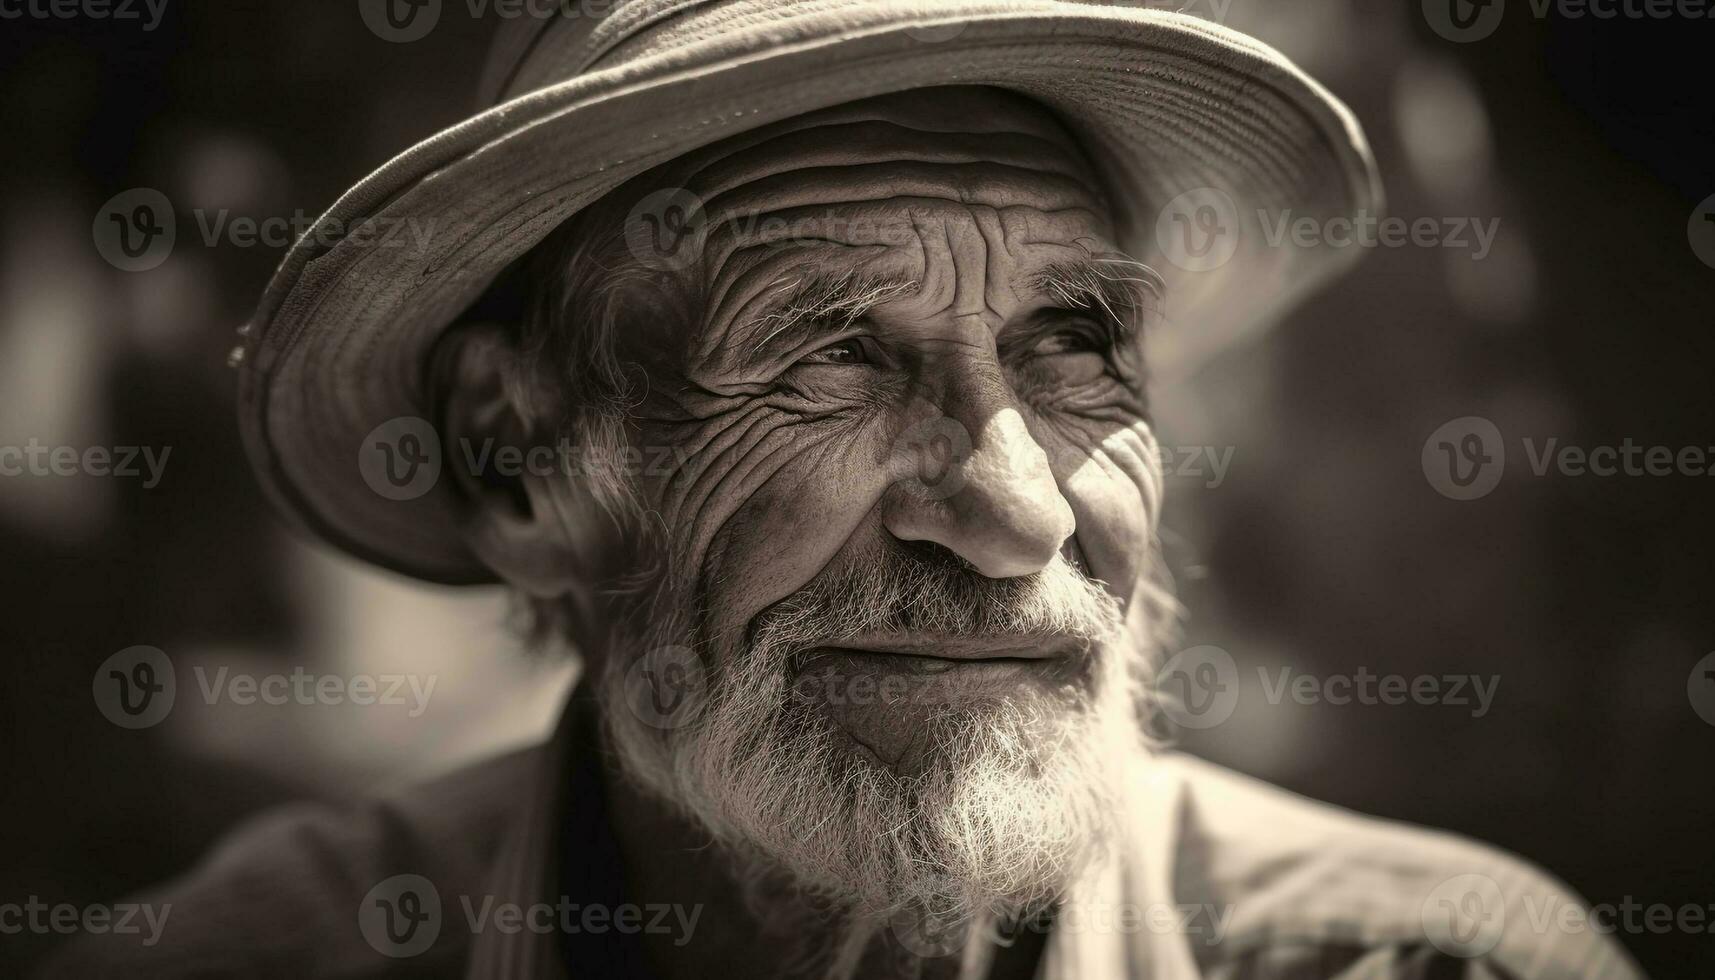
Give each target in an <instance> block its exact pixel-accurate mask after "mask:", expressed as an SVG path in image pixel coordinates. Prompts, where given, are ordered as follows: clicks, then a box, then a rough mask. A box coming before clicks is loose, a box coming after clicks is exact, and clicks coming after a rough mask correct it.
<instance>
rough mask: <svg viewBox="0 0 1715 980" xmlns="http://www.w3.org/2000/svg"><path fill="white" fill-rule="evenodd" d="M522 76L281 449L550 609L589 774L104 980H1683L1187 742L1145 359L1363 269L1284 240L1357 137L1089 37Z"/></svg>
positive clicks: (1431, 843)
mask: <svg viewBox="0 0 1715 980" xmlns="http://www.w3.org/2000/svg"><path fill="white" fill-rule="evenodd" d="M496 51H497V53H496V59H495V61H494V64H493V66H492V68H491V70H490V72H489V73H488V76H487V77H488V79H489V87H490V92H489V95H490V97H491V99H492V100H493V101H494V102H495V103H496V104H497V108H495V109H493V110H491V111H489V112H486V113H483V114H482V115H480V116H478V117H476V118H474V119H472V120H470V121H469V122H467V123H465V124H463V125H461V126H459V127H457V128H455V129H453V130H449V131H448V132H445V133H443V134H441V135H439V136H437V137H435V138H434V139H432V140H430V141H428V142H426V143H424V144H422V145H420V146H418V147H416V148H415V149H413V150H411V151H409V152H408V153H406V154H404V155H402V156H400V157H399V158H397V159H395V160H394V161H393V162H392V163H390V164H388V165H387V166H386V167H385V168H384V169H382V170H381V171H379V172H378V173H377V174H375V175H373V176H372V177H370V178H369V179H368V180H366V181H365V182H364V183H363V184H361V185H360V186H359V187H357V188H356V189H354V190H353V191H352V192H351V193H350V194H348V195H347V196H346V197H345V198H343V199H342V200H341V201H340V202H339V203H338V204H337V205H336V206H335V208H334V209H333V211H332V212H330V213H329V215H328V216H327V217H326V218H325V219H324V222H325V224H326V225H327V226H328V227H340V228H344V229H349V232H348V233H346V234H344V237H343V238H338V237H336V236H316V235H312V236H307V237H306V239H305V241H304V242H303V243H302V244H301V245H300V247H299V249H298V250H296V251H295V252H294V253H293V255H292V256H291V257H290V258H289V259H288V260H287V262H286V264H285V265H284V266H283V268H282V269H281V271H280V273H279V274H278V276H277V277H276V280H275V282H274V283H273V285H272V286H271V287H270V289H269V292H268V294H267V296H266V298H265V299H264V301H263V304H262V308H261V311H260V313H259V315H258V317H257V319H256V320H255V321H254V323H253V324H252V328H251V329H250V330H249V332H248V335H247V337H246V340H245V345H244V346H243V347H241V348H240V349H239V351H237V352H236V354H235V357H236V358H237V359H238V360H239V361H240V363H241V366H242V371H243V394H242V397H243V414H242V418H243V424H244V426H245V430H246V435H247V437H248V440H249V445H250V447H251V450H252V454H253V458H254V460H255V462H256V464H257V467H258V470H259V472H260V473H261V474H262V477H263V479H264V482H265V483H266V485H267V486H268V488H269V490H270V491H271V493H272V494H273V495H274V497H275V498H276V499H277V501H278V502H279V503H280V504H281V506H282V507H283V509H284V510H285V511H286V512H287V513H289V514H291V515H293V516H294V517H295V518H296V519H297V520H299V521H300V522H301V523H302V524H304V525H305V526H306V527H308V528H309V529H311V530H312V531H314V532H316V533H318V534H320V535H321V536H323V537H325V538H326V539H328V540H331V541H333V542H335V543H337V544H339V545H340V546H342V547H344V548H346V549H347V550H349V551H351V552H352V553H354V554H357V555H360V556H362V557H365V558H368V559H370V560H373V561H375V562H377V563H380V564H383V565H385V566H387V567H390V568H393V569H395V570H399V571H403V572H406V573H408V574H411V575H414V576H418V577H421V578H425V579H429V580H435V581H441V582H460V583H462V582H481V581H495V580H498V581H501V582H504V583H506V584H508V585H509V586H510V587H511V588H513V589H514V590H516V591H517V592H518V593H519V594H520V595H521V596H523V597H524V598H525V600H526V601H527V602H528V605H529V607H530V609H531V610H532V611H533V612H534V614H535V617H534V618H535V623H536V627H537V632H538V634H539V635H540V636H543V637H545V638H549V639H554V640H565V641H568V642H570V643H572V644H575V646H576V648H577V650H578V651H579V653H580V655H581V656H582V658H583V662H584V666H585V669H584V675H583V681H582V683H581V684H580V687H579V690H578V692H577V693H576V694H575V695H574V696H573V698H572V700H571V703H570V704H569V706H568V707H567V709H566V713H565V716H564V719H563V721H562V722H561V724H560V726H559V728H558V730H557V732H556V734H555V735H554V736H553V738H552V739H551V740H550V742H549V743H548V744H546V745H544V746H542V747H541V748H538V749H535V750H531V751H528V752H524V753H521V754H518V755H515V756H512V757H508V758H505V759H501V760H498V761H495V762H491V763H488V764H485V765H480V766H478V767H476V768H474V769H472V770H469V771H466V772H462V773H458V774H455V775H453V776H451V777H448V778H446V779H444V780H442V781H440V782H437V783H434V784H432V785H428V786H425V787H420V788H417V789H414V790H411V791H407V792H404V793H402V794H396V795H394V796H391V797H387V798H385V799H382V800H379V801H376V802H374V803H372V804H369V805H365V806H361V807H356V808H353V809H351V810H349V811H344V812H325V811H313V812H303V813H296V814H288V815H282V816H279V817H277V818H274V819H272V820H268V821H264V822H263V823H261V824H260V825H258V826H256V827H254V828H252V829H250V830H247V831H245V832H242V833H241V834H240V835H238V836H237V837H236V838H235V839H234V840H233V841H231V842H229V843H227V844H226V845H224V846H223V847H222V848H221V849H220V850H219V851H218V852H217V853H216V854H215V855H214V856H213V857H212V858H211V859H210V860H209V861H208V863H207V864H206V865H204V866H203V867H201V868H200V869H198V870H196V871H194V872H193V873H192V874H191V875H190V876H189V877H188V878H186V879H185V880H183V881H181V882H179V883H178V884H176V885H174V886H172V887H171V888H170V889H169V890H168V891H167V892H166V894H165V895H164V896H163V897H161V898H160V899H159V900H160V902H161V903H163V904H164V905H170V907H171V909H172V913H171V919H170V922H169V924H168V926H167V928H166V930H165V932H164V935H163V937H162V939H161V941H160V942H159V943H158V944H157V945H156V946H155V947H152V948H148V949H141V948H126V947H124V946H123V945H122V944H118V943H115V944H112V945H110V946H106V947H101V946H89V947H85V948H81V949H77V950H74V951H72V953H71V954H69V956H68V958H67V959H66V960H65V961H63V968H64V969H65V971H66V972H67V973H68V975H96V974H95V973H84V972H80V971H85V970H100V969H103V968H106V967H108V966H115V965H123V966H124V968H127V969H129V968H136V969H139V970H143V971H145V972H146V971H148V970H150V969H153V970H154V971H156V972H159V973H161V974H162V975H173V976H179V975H183V976H190V975H193V974H195V975H235V976H237V975H245V976H272V975H280V976H294V977H296V976H312V975H314V976H320V975H336V976H363V977H368V976H393V975H398V976H424V975H433V976H459V975H467V976H484V977H487V976H495V977H499V976H507V977H511V976H529V977H550V976H572V977H595V976H601V977H608V976H661V977H695V976H720V975H727V976H830V977H865V978H868V977H894V976H899V977H913V976H949V977H952V976H959V977H973V978H974V977H988V976H996V977H999V976H1011V977H1025V976H1047V977H1118V976H1130V977H1158V978H1179V977H1210V978H1243V977H1265V976H1266V977H1352V978H1356V977H1431V976H1433V977H1450V976H1461V977H1592V976H1614V977H1625V976H1632V975H1635V974H1634V971H1633V968H1632V967H1631V966H1630V964H1629V962H1628V961H1627V960H1626V959H1625V957H1624V954H1623V953H1621V952H1619V951H1618V949H1617V948H1616V947H1614V946H1613V945H1611V944H1609V943H1608V942H1606V941H1605V940H1601V939H1599V938H1597V937H1593V936H1591V935H1590V934H1589V933H1588V932H1585V933H1582V934H1579V933H1560V932H1552V931H1544V930H1541V929H1536V928H1533V925H1532V922H1533V919H1532V917H1531V916H1529V915H1528V914H1527V908H1535V907H1537V906H1539V905H1541V906H1543V907H1552V906H1556V905H1557V904H1559V903H1570V902H1572V901H1573V900H1572V899H1570V898H1568V897H1566V896H1565V895H1564V894H1563V893H1562V892H1561V891H1560V889H1559V888H1558V886H1556V885H1555V884H1554V883H1553V882H1552V881H1550V880H1549V879H1547V878H1546V877H1544V876H1542V875H1540V874H1539V873H1537V872H1535V871H1533V870H1532V869H1530V868H1528V867H1525V866H1523V865H1522V864H1520V863H1518V862H1517V861H1515V860H1512V859H1510V858H1508V857H1506V856H1503V855H1500V854H1497V853H1494V852H1492V851H1488V850H1486V849H1483V848H1481V847H1479V846H1476V845H1473V844H1469V843H1465V842H1461V841H1459V840H1456V839H1453V838H1450V837H1446V836H1441V835H1436V834H1431V833H1428V832H1424V831H1418V830H1413V829H1408V828H1403V827H1396V826H1390V825H1385V824H1382V823H1379V822H1374V821H1370V820H1367V819H1364V818H1360V817H1357V816H1354V815H1351V814H1347V813H1343V812H1340V811H1336V810H1334V809H1331V808H1328V807H1325V806H1321V805H1318V804H1314V803H1310V802H1308V801H1304V800H1300V799H1297V798H1294V797H1291V796H1289V795H1287V794H1284V793H1282V792H1280V791H1278V790H1274V789H1271V788H1269V787H1266V786H1263V785H1259V784H1257V783H1254V782H1252V781H1249V780H1247V779H1244V778H1241V777H1238V776H1236V775H1233V774H1230V773H1226V772H1222V771H1220V770H1217V769H1216V768H1214V767H1212V766H1209V765H1207V764H1205V763H1200V762H1196V761H1193V760H1190V759H1186V758H1182V757H1179V756H1176V755H1175V754H1174V753H1172V752H1168V751H1164V750H1161V749H1160V748H1158V747H1155V746H1152V745H1151V744H1150V743H1149V741H1148V740H1147V739H1146V738H1145V737H1144V735H1143V731H1144V729H1145V721H1146V719H1147V718H1148V717H1149V716H1150V714H1151V712H1152V711H1153V706H1152V704H1151V703H1150V698H1149V697H1148V696H1147V694H1148V692H1149V690H1150V683H1149V682H1150V676H1151V672H1152V664H1153V663H1154V662H1155V658H1156V655H1157V654H1158V652H1159V651H1160V650H1161V648H1162V646H1163V644H1164V643H1165V642H1167V641H1168V640H1169V638H1170V636H1171V628H1172V621H1173V615H1174V612H1173V610H1174V606H1173V603H1172V600H1171V598H1170V596H1169V593H1168V589H1167V583H1166V582H1165V580H1164V578H1163V575H1162V573H1161V570H1160V561H1159V559H1158V556H1157V552H1156V547H1155V529H1156V522H1157V519H1158V517H1159V513H1160V505H1161V498H1162V473H1161V471H1160V467H1159V463H1158V454H1157V452H1156V450H1155V444H1154V436H1153V434H1152V432H1151V427H1150V415H1149V411H1148V406H1147V402H1146V399H1145V377H1146V374H1147V373H1148V372H1149V371H1150V370H1151V369H1152V368H1153V365H1150V364H1147V363H1146V360H1145V356H1144V344H1143V340H1144V337H1145V336H1146V335H1150V334H1160V335H1161V336H1160V337H1159V339H1157V340H1152V351H1153V350H1154V349H1155V347H1154V346H1153V345H1155V344H1159V346H1160V349H1162V350H1165V351H1168V352H1169V354H1170V355H1171V357H1173V358H1177V359H1178V363H1180V364H1181V365H1182V364H1184V363H1187V362H1188V361H1189V360H1190V359H1192V358H1194V357H1196V356H1199V354H1200V353H1206V352H1208V351H1211V350H1214V349H1216V348H1218V347H1219V346H1220V345H1222V344H1224V343H1227V342H1229V341H1230V340H1231V339H1232V338H1234V337H1235V336H1237V335H1238V334H1239V333H1240V332H1242V331H1243V330H1245V329H1247V328H1249V327H1250V326H1251V325H1254V324H1257V323H1259V322H1262V321H1264V320H1266V318H1267V317H1269V316H1270V315H1272V314H1277V313H1278V312H1279V311H1280V310H1281V309H1282V308H1283V307H1284V306H1285V305H1286V304H1288V303H1290V302H1291V301H1292V300H1293V299H1294V298H1296V297H1297V296H1299V295H1302V294H1303V293H1304V292H1305V291H1306V290H1308V289H1310V288H1312V287H1314V286H1315V285H1316V284H1318V283H1320V282H1322V281H1325V280H1326V279H1327V278H1328V277H1329V276H1331V275H1332V274H1333V273H1335V272H1337V271H1338V267H1339V265H1340V264H1341V263H1342V261H1343V260H1342V258H1341V254H1342V253H1332V252H1319V251H1316V250H1306V249H1294V248H1290V247H1270V246H1268V245H1267V244H1266V242H1265V241H1264V236H1262V235H1260V234H1258V233H1256V230H1255V228H1254V227H1251V225H1250V221H1249V220H1248V219H1246V218H1245V217H1244V215H1247V214H1253V213H1257V212H1261V213H1264V214H1267V213H1281V212H1284V211H1285V210H1287V209H1292V210H1293V211H1294V212H1295V213H1298V214H1310V215H1324V216H1330V215H1341V214H1351V213H1354V212H1356V211H1358V210H1360V209H1364V208H1373V207H1374V206H1376V204H1377V194H1378V192H1377V190H1376V188H1375V182H1374V177H1373V172H1372V168H1371V166H1370V164H1369V158H1368V153H1367V150H1366V149H1365V147H1364V144H1363V141H1362V136H1361V134H1360V132H1359V131H1358V129H1357V127H1356V125H1355V123H1353V121H1352V120H1351V119H1350V117H1349V116H1348V115H1347V113H1346V112H1345V110H1344V109H1343V108H1342V107H1341V106H1340V105H1339V104H1338V103H1336V102H1335V101H1334V100H1333V99H1332V98H1331V97H1330V96H1329V95H1327V93H1325V92H1324V91H1322V90H1321V89H1320V88H1319V87H1317V86H1316V85H1315V84H1314V83H1313V82H1311V81H1309V80H1308V79H1306V78H1305V77H1304V76H1303V75H1301V74H1300V73H1298V72H1297V71H1296V70H1295V69H1294V68H1293V67H1292V66H1291V65H1289V64H1288V63H1287V62H1286V61H1284V60H1283V59H1282V58H1281V57H1280V56H1279V55H1278V54H1276V53H1274V52H1272V51H1270V50H1269V49H1267V48H1265V47H1263V46H1262V45H1260V44H1258V43H1256V42H1255V41H1252V40H1250V39H1248V38H1245V37H1242V36H1240V35H1237V34H1234V33H1232V32H1230V31H1226V30H1224V29H1220V28H1218V27H1214V26H1210V25H1208V24H1205V23H1202V22H1199V21H1195V20H1193V19H1190V18H1187V17H1183V16H1180V15H1176V14H1164V13H1159V12H1152V11H1145V10H1139V9H1135V8H1133V7H1129V6H1112V7H1108V6H1096V5H1090V4H1083V3H1070V2H1063V0H1013V2H1002V0H988V2H970V3H945V4H942V3H934V4H931V3H884V2H849V3H833V2H825V0H794V2H791V3H787V2H784V0H766V2H765V0H725V2H714V3H686V2H670V0H636V2H630V3H623V4H619V5H617V7H616V8H615V9H614V10H613V11H612V12H611V13H609V14H608V15H607V16H606V17H595V16H591V15H590V12H588V11H584V12H583V13H582V14H581V15H574V13H573V12H572V11H570V10H566V11H556V12H553V13H551V14H550V15H548V16H543V17H535V18H526V19H524V20H521V21H518V22H515V23H512V24H509V25H508V26H507V28H506V29H505V30H504V31H503V33H502V36H501V38H500V42H499V44H498V45H497V49H496ZM403 222H410V223H411V225H412V227H414V228H417V229H428V230H429V231H430V233H429V234H428V235H425V236H419V237H413V236H410V235H405V234H399V235H389V234H387V233H386V232H387V230H388V229H396V228H398V227H400V226H401V224H402V223H403ZM359 232H363V234H359ZM1197 236H1202V238H1200V239H1199V238H1198V237H1197ZM1213 253H1218V254H1213ZM507 449H511V450H514V451H515V452H514V454H513V455H512V456H511V457H510V458H512V459H514V460H523V461H525V462H524V464H523V465H517V466H511V467H505V466H501V465H498V463H497V462H495V461H497V460H499V459H501V458H502V456H503V452H504V450H507ZM484 461H487V462H484ZM151 975H152V974H151Z"/></svg>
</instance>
